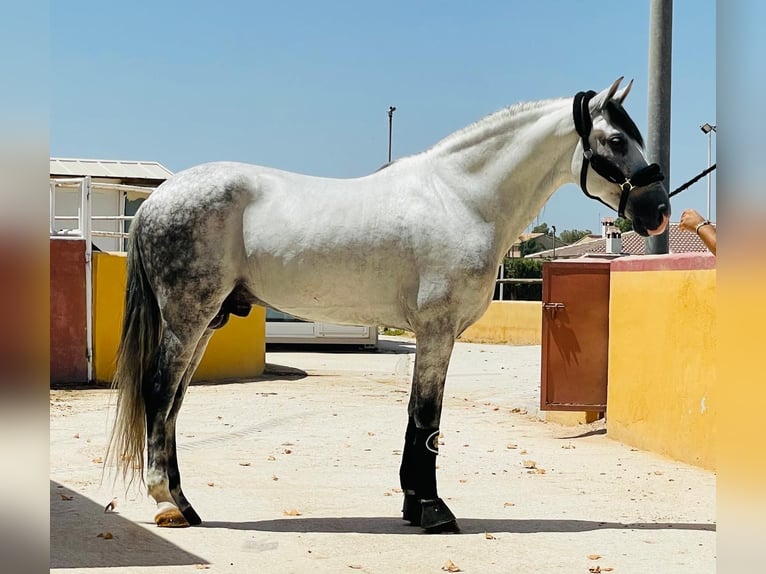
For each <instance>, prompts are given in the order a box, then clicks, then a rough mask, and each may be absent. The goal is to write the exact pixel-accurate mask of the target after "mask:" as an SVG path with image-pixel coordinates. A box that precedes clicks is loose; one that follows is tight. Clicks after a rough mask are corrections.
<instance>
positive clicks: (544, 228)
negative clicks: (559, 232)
mask: <svg viewBox="0 0 766 574" xmlns="http://www.w3.org/2000/svg"><path fill="white" fill-rule="evenodd" d="M550 232H551V230H550V227H548V224H547V223H545V222H544V221H543V222H542V223H541V224H540V225H535V226H534V227H533V228H532V233H545V234H546V235H548V234H549V233H550Z"/></svg>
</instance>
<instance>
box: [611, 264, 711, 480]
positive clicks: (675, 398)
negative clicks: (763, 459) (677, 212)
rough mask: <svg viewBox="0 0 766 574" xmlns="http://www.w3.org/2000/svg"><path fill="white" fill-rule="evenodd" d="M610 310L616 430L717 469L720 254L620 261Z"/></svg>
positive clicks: (647, 446)
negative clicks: (717, 298)
mask: <svg viewBox="0 0 766 574" xmlns="http://www.w3.org/2000/svg"><path fill="white" fill-rule="evenodd" d="M609 316H610V320H609V386H608V399H607V432H608V435H609V436H610V437H611V438H614V439H616V440H619V441H621V442H625V443H627V444H630V445H633V446H636V447H638V448H641V449H644V450H651V451H653V452H657V453H660V454H664V455H667V456H670V457H672V458H674V459H676V460H681V461H684V462H688V463H691V464H695V465H697V466H701V467H704V468H709V469H714V468H715V456H714V454H715V449H714V444H715V429H716V415H717V412H718V404H717V401H716V397H715V395H714V392H713V391H714V386H715V382H716V346H717V329H716V270H715V257H714V256H713V255H710V254H704V255H700V254H694V255H692V254H682V255H661V256H643V257H628V258H624V259H619V260H616V261H614V262H613V263H612V270H611V291H610V313H609Z"/></svg>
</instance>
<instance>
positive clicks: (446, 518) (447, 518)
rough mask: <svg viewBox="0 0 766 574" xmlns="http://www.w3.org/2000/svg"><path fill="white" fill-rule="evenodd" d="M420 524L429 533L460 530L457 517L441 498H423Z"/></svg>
mask: <svg viewBox="0 0 766 574" xmlns="http://www.w3.org/2000/svg"><path fill="white" fill-rule="evenodd" d="M420 504H421V506H422V507H423V511H422V513H421V515H420V526H421V527H422V528H423V529H424V530H425V531H426V532H427V533H428V534H439V533H444V532H460V527H459V526H458V525H457V519H456V518H455V515H454V514H452V511H451V510H450V509H449V508H448V507H447V505H446V504H445V503H444V501H443V500H442V499H441V498H431V499H428V500H421V501H420Z"/></svg>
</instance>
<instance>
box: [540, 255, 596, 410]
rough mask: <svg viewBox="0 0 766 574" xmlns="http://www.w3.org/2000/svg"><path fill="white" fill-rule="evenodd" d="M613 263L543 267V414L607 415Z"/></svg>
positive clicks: (583, 262) (558, 263)
mask: <svg viewBox="0 0 766 574" xmlns="http://www.w3.org/2000/svg"><path fill="white" fill-rule="evenodd" d="M609 267H610V264H609V261H594V260H592V259H591V260H574V261H571V260H570V261H550V262H546V263H545V264H543V319H542V321H543V323H542V361H541V364H542V376H541V388H540V410H543V411H597V412H604V411H606V385H607V367H608V345H609Z"/></svg>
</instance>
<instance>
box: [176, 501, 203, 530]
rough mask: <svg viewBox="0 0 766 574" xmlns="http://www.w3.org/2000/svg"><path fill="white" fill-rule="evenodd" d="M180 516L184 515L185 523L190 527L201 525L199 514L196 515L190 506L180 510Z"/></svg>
mask: <svg viewBox="0 0 766 574" xmlns="http://www.w3.org/2000/svg"><path fill="white" fill-rule="evenodd" d="M181 514H183V515H184V518H185V519H186V522H188V523H189V525H191V526H199V525H200V524H202V519H201V518H200V516H199V514H197V512H196V511H195V510H194V509H193V508H192V507H191V506H187V507H186V508H182V509H181Z"/></svg>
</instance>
